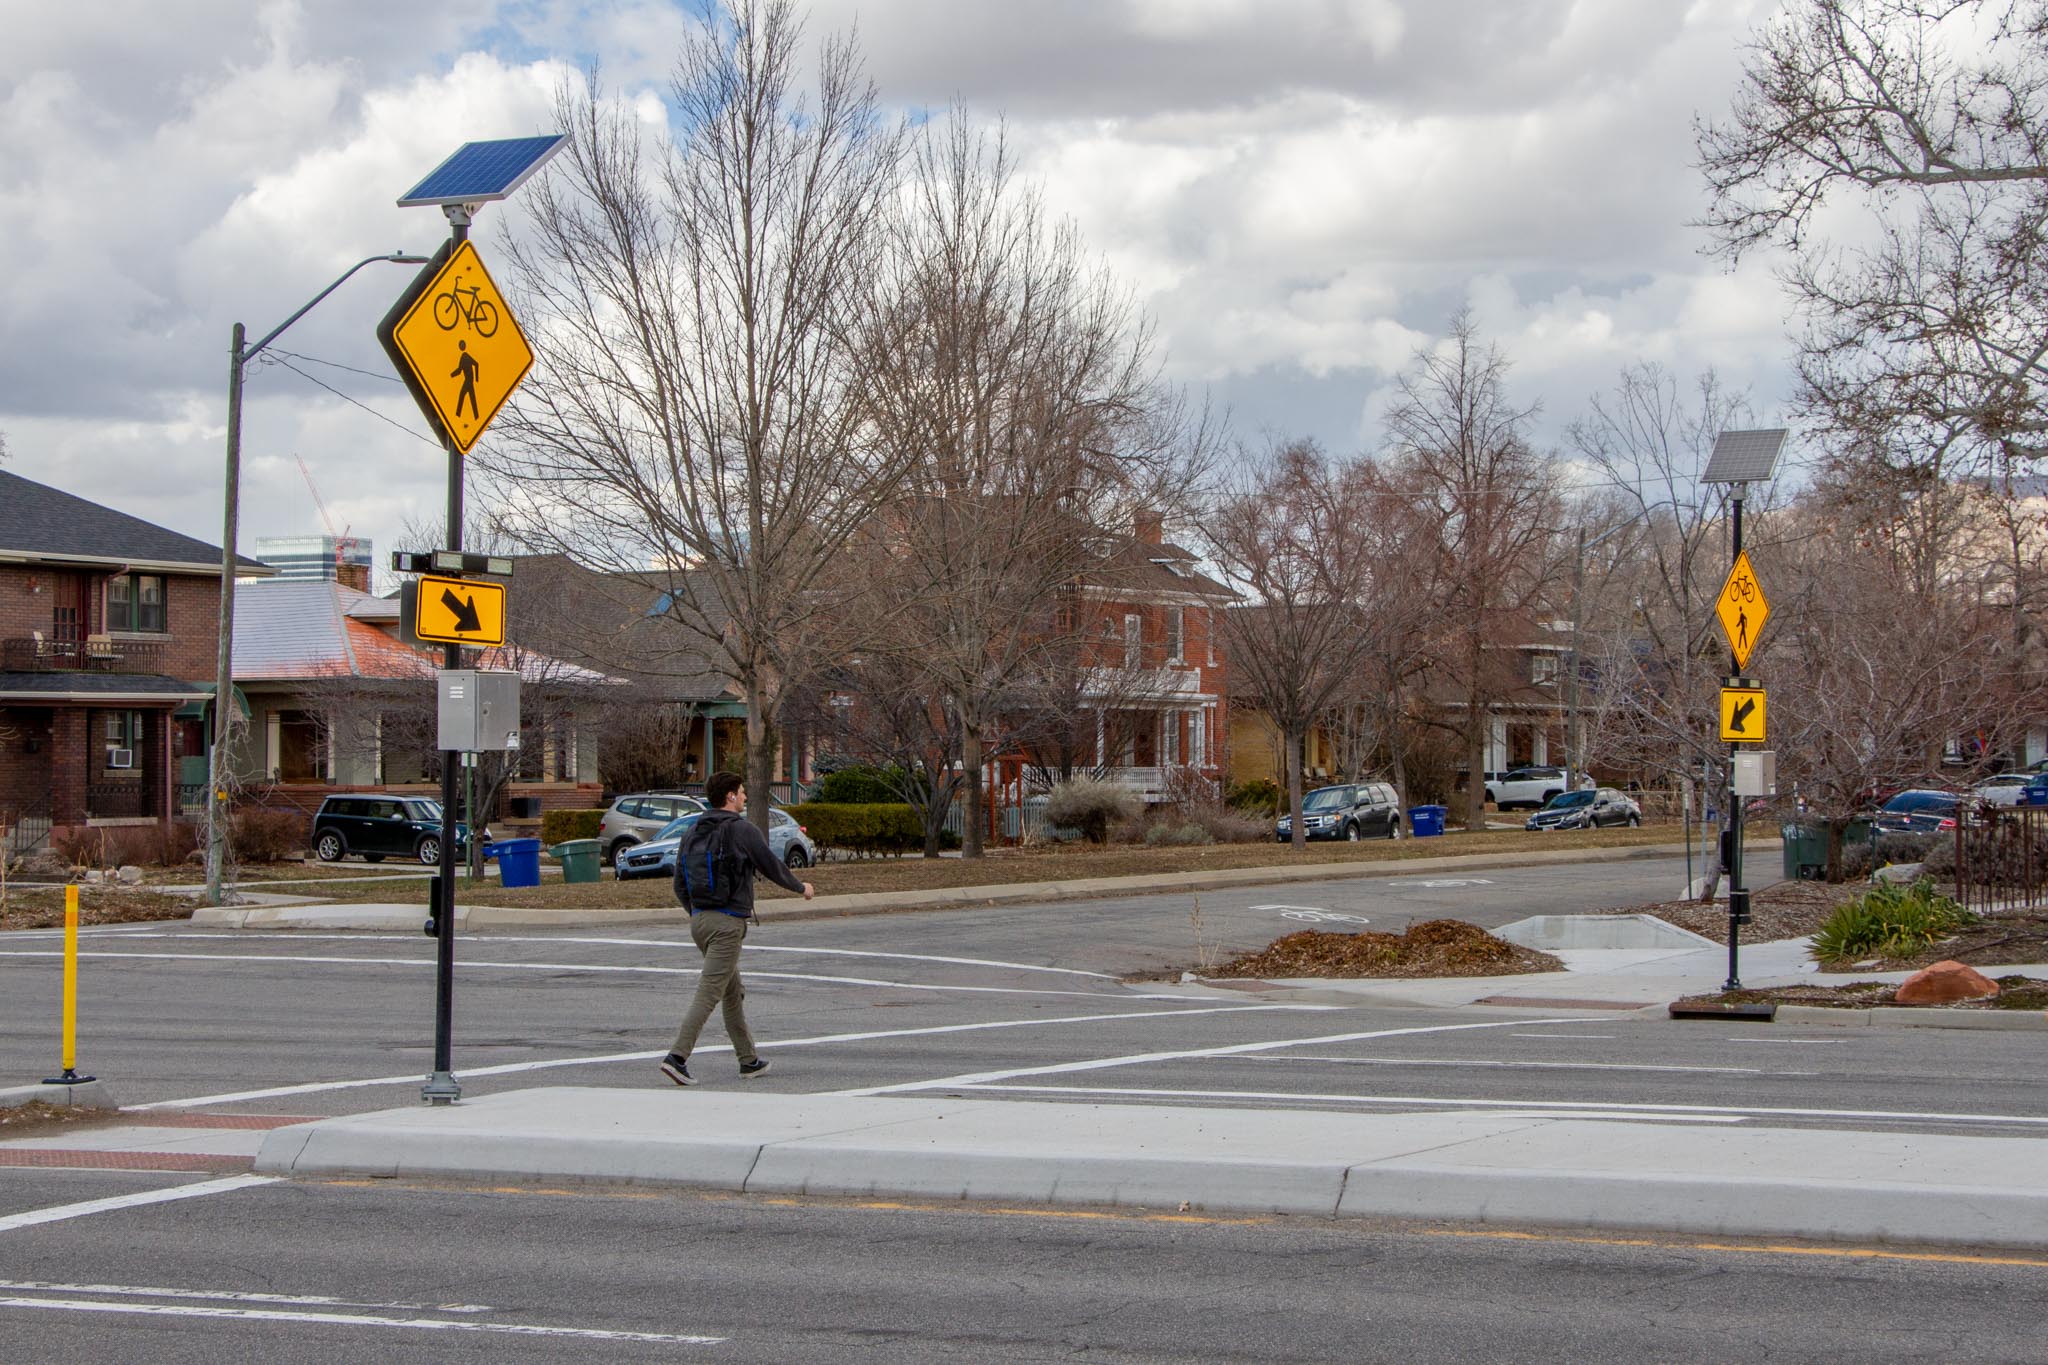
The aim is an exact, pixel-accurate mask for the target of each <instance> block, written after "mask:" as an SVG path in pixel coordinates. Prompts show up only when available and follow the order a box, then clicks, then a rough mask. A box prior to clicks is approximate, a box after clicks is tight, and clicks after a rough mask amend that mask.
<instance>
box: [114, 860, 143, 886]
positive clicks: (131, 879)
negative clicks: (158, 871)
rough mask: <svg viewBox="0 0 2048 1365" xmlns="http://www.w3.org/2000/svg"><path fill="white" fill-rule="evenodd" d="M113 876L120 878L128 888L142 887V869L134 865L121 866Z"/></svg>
mask: <svg viewBox="0 0 2048 1365" xmlns="http://www.w3.org/2000/svg"><path fill="white" fill-rule="evenodd" d="M115 875H116V876H118V877H120V879H121V880H122V881H123V882H124V883H126V884H127V885H129V886H140V885H142V869H141V868H139V867H137V866H135V864H133V863H125V864H123V865H122V867H121V869H120V871H119V872H117V873H116V874H115Z"/></svg>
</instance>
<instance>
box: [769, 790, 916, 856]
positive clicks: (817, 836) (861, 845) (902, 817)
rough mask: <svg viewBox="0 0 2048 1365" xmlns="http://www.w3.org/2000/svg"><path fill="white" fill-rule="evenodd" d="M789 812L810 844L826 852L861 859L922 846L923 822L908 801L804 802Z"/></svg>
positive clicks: (908, 850) (902, 851) (790, 808)
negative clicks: (848, 854)
mask: <svg viewBox="0 0 2048 1365" xmlns="http://www.w3.org/2000/svg"><path fill="white" fill-rule="evenodd" d="M789 813H790V815H791V816H793V817H794V818H795V819H796V822H797V823H798V824H800V825H802V826H803V827H804V832H805V833H806V834H809V835H810V836H811V842H812V843H815V844H816V845H817V846H818V847H819V848H821V849H825V850H828V851H838V852H844V853H851V854H853V855H854V856H856V857H863V858H864V857H870V856H873V855H877V854H893V853H908V852H911V851H913V850H916V849H921V848H923V847H924V822H923V821H922V820H920V819H918V818H917V812H916V811H914V810H912V809H911V807H910V805H909V804H908V803H907V802H903V801H896V802H890V803H883V802H878V801H877V802H852V803H843V802H828V801H806V802H804V803H803V804H802V805H800V806H791V807H789Z"/></svg>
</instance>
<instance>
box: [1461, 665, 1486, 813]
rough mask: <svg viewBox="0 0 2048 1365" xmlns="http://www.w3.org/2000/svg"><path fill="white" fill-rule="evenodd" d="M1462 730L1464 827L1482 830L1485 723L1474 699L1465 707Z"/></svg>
mask: <svg viewBox="0 0 2048 1365" xmlns="http://www.w3.org/2000/svg"><path fill="white" fill-rule="evenodd" d="M1465 714H1466V716H1467V717H1468V720H1467V722H1466V726H1467V728H1466V731H1465V828H1466V829H1469V830H1480V829H1485V828H1486V721H1487V714H1486V712H1485V711H1484V710H1483V709H1482V708H1481V707H1480V705H1479V700H1478V698H1476V697H1475V698H1472V699H1471V701H1470V703H1469V704H1468V705H1467V707H1466V712H1465Z"/></svg>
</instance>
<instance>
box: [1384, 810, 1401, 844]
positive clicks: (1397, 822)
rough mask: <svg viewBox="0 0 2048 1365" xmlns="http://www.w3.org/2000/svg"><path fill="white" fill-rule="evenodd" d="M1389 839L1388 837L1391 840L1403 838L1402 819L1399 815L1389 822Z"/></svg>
mask: <svg viewBox="0 0 2048 1365" xmlns="http://www.w3.org/2000/svg"><path fill="white" fill-rule="evenodd" d="M1387 837H1388V838H1389V839H1398V838H1400V837H1401V817H1400V816H1398V815H1397V816H1395V817H1394V818H1393V819H1391V820H1389V821H1387Z"/></svg>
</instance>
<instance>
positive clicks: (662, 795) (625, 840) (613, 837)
mask: <svg viewBox="0 0 2048 1365" xmlns="http://www.w3.org/2000/svg"><path fill="white" fill-rule="evenodd" d="M703 809H704V803H703V802H702V801H699V800H698V799H697V798H696V797H694V796H690V795H688V794H687V793H684V792H635V793H634V794H633V795H631V796H622V797H620V798H619V799H618V800H616V801H614V802H612V804H611V809H610V810H607V811H606V812H605V813H604V820H603V822H602V823H601V824H599V826H598V828H597V837H598V839H599V841H600V842H601V843H602V845H603V849H602V851H603V854H604V860H605V862H606V863H607V864H608V865H610V866H612V867H617V866H618V862H619V850H621V849H626V848H631V847H632V846H633V845H635V844H641V843H645V842H647V841H648V840H649V839H652V838H653V837H654V836H655V835H657V834H659V833H661V831H662V829H663V828H664V827H665V826H667V825H668V824H669V823H670V822H671V821H673V820H674V819H675V818H676V817H677V816H681V815H694V814H696V813H697V812H698V811H700V810H703Z"/></svg>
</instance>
